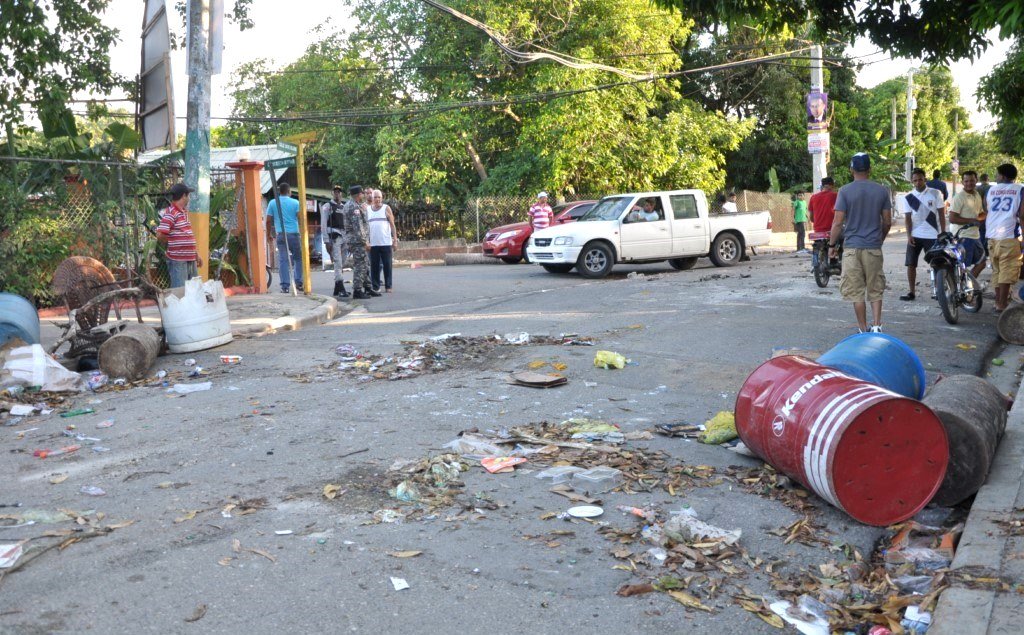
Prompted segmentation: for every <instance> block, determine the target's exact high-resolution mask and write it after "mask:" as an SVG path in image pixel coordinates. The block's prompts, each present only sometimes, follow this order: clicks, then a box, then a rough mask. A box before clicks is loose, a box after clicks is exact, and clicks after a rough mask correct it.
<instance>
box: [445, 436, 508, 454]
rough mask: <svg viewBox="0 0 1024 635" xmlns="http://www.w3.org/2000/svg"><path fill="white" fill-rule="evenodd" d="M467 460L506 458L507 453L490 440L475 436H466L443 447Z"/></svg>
mask: <svg viewBox="0 0 1024 635" xmlns="http://www.w3.org/2000/svg"><path fill="white" fill-rule="evenodd" d="M441 447H443V448H445V449H447V450H451V451H452V452H455V453H457V454H461V455H462V456H464V457H466V458H473V459H476V458H484V457H488V456H504V455H505V454H507V452H506V451H505V450H503V449H501V448H500V447H498V446H497V445H495V444H494V443H493V442H491V441H490V440H488V439H486V438H484V437H480V436H477V435H474V434H464V435H462V436H461V437H459V438H457V439H455V440H454V441H449V442H448V443H445V444H444V445H443V446H441Z"/></svg>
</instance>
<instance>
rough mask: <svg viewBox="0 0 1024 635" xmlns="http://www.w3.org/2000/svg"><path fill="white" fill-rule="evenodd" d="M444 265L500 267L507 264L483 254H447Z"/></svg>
mask: <svg viewBox="0 0 1024 635" xmlns="http://www.w3.org/2000/svg"><path fill="white" fill-rule="evenodd" d="M444 264H445V265H446V266H449V267H451V266H455V265H500V264H505V263H503V262H502V261H501V260H500V259H498V258H491V257H490V256H485V255H483V254H445V255H444Z"/></svg>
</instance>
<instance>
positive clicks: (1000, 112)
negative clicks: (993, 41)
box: [978, 40, 1024, 156]
mask: <svg viewBox="0 0 1024 635" xmlns="http://www.w3.org/2000/svg"><path fill="white" fill-rule="evenodd" d="M1021 95H1024V46H1022V44H1021V41H1020V40H1017V42H1015V43H1014V45H1013V47H1012V48H1011V49H1010V53H1009V55H1007V56H1006V59H1005V60H1004V61H1002V62H1000V63H999V64H997V65H996V66H995V68H993V69H992V72H991V73H989V74H988V75H986V76H985V77H983V78H982V80H981V83H980V84H979V85H978V96H979V97H981V100H982V101H983V102H984V103H985V105H986V106H988V109H989V110H990V111H991V112H992V113H993V114H994V115H996V116H997V117H999V122H998V126H997V128H996V134H997V138H998V141H999V147H1000V150H1002V151H1003V152H1005V153H1007V154H1013V155H1017V156H1020V155H1022V154H1024V101H1022V99H1021Z"/></svg>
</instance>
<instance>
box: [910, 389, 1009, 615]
mask: <svg viewBox="0 0 1024 635" xmlns="http://www.w3.org/2000/svg"><path fill="white" fill-rule="evenodd" d="M1011 372H1014V371H1013V370H1011ZM1018 381H1019V380H1018ZM1016 388H1017V386H1016V385H1015V386H1014V389H1015V390H1016ZM1022 478H1024V399H1017V400H1015V401H1014V405H1013V408H1012V409H1011V410H1010V413H1009V416H1008V417H1007V420H1006V432H1005V433H1004V434H1003V438H1002V440H1001V441H1000V443H999V448H998V449H997V450H996V456H995V460H994V461H993V464H992V470H991V471H990V472H989V475H988V479H987V480H986V481H985V485H984V486H982V488H981V490H979V491H978V494H977V495H976V496H975V499H974V503H973V504H972V505H971V511H970V513H969V514H968V516H967V522H966V525H965V527H964V532H963V535H962V536H961V537H960V544H959V545H958V546H957V550H956V554H955V555H954V557H953V562H952V564H951V565H950V570H951V571H963V572H964V573H970V574H971V575H973V576H978V577H996V578H998V577H1000V576H1001V575H1002V574H1003V573H1004V571H1003V569H1004V558H1005V556H1006V554H1008V553H1011V552H1012V551H1013V549H1011V547H1012V546H1013V544H1012V543H1014V542H1016V541H1015V539H1014V537H1013V536H1010V535H1007V534H1006V532H1005V531H1003V530H1002V529H1001V528H1000V527H999V526H998V525H996V524H995V521H997V520H1002V519H1005V518H1006V517H1007V515H1008V514H1010V513H1011V512H1012V511H1013V509H1014V508H1015V507H1017V501H1018V499H1019V497H1020V495H1021V490H1022ZM1011 594H1012V595H1014V596H1016V593H1011ZM1007 595H1008V594H1007V593H997V592H996V590H995V589H991V588H988V589H986V588H974V589H972V588H966V587H962V586H960V587H952V588H949V589H947V590H946V591H944V592H943V593H942V595H940V596H939V601H938V605H937V606H936V608H935V615H934V619H933V620H932V624H933V625H932V627H931V628H930V629H929V630H928V633H929V635H970V634H973V633H977V634H978V635H984V634H987V633H1004V632H1005V633H1010V632H1019V630H1017V628H1018V627H1019V624H1017V623H1016V622H1014V623H1012V624H1002V625H1000V624H999V623H998V622H999V618H998V616H997V605H1003V604H1004V602H1000V598H1001V597H1002V596H1007ZM1007 599H1008V600H1009V601H1010V602H1011V606H1012V607H1013V608H1012V610H1010V611H1009V612H1008V615H1007V617H1008V618H1009V619H1016V617H1015V614H1019V610H1020V602H1021V601H1020V599H1019V598H1018V597H1013V598H1007ZM1011 606H1007V607H1006V608H1007V609H1010V608H1011ZM1007 627H1009V630H1003V629H1006V628H1007Z"/></svg>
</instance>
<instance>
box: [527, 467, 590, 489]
mask: <svg viewBox="0 0 1024 635" xmlns="http://www.w3.org/2000/svg"><path fill="white" fill-rule="evenodd" d="M584 471H586V470H585V468H582V467H574V466H572V465H556V466H554V467H549V468H548V469H546V470H544V471H542V472H540V473H538V474H537V476H536V478H542V479H543V478H549V479H551V484H552V485H559V484H561V483H568V482H569V481H571V480H572V477H573V475H574V474H578V473H579V472H584Z"/></svg>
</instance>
